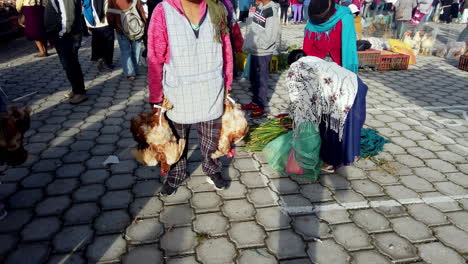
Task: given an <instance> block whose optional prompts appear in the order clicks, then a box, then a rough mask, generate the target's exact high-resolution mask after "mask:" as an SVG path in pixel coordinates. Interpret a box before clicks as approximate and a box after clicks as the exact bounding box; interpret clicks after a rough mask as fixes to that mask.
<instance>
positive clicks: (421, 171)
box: [414, 168, 446, 182]
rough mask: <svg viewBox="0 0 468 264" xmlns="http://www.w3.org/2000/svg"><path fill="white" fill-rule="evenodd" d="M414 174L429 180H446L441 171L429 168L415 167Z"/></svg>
mask: <svg viewBox="0 0 468 264" xmlns="http://www.w3.org/2000/svg"><path fill="white" fill-rule="evenodd" d="M414 174H416V175H417V176H420V177H422V178H424V179H426V180H427V181H429V182H434V181H445V180H446V178H445V176H444V175H443V174H442V173H440V172H438V171H436V170H433V169H431V168H416V169H414Z"/></svg>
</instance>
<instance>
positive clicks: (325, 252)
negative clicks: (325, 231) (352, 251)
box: [307, 239, 350, 264]
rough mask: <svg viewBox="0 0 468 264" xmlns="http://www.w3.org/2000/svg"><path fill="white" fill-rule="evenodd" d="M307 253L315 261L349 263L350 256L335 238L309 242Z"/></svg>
mask: <svg viewBox="0 0 468 264" xmlns="http://www.w3.org/2000/svg"><path fill="white" fill-rule="evenodd" d="M308 245H309V246H308V250H307V255H308V256H309V258H310V260H311V261H312V262H313V263H333V264H347V263H349V260H350V256H349V255H348V253H347V252H346V251H345V250H344V249H343V248H342V247H341V246H339V245H338V244H336V243H335V241H333V239H326V240H323V241H313V242H309V243H308Z"/></svg>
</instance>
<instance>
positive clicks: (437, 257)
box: [416, 242, 466, 264]
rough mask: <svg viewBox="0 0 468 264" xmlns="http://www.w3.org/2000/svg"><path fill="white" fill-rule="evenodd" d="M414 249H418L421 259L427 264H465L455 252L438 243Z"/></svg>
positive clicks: (422, 245) (421, 245)
mask: <svg viewBox="0 0 468 264" xmlns="http://www.w3.org/2000/svg"><path fill="white" fill-rule="evenodd" d="M416 247H418V250H419V254H420V256H421V258H422V259H423V260H424V261H425V262H427V263H453V264H462V263H466V262H465V261H466V260H465V259H463V257H462V256H460V255H459V254H458V253H457V252H455V251H454V250H453V249H451V248H448V247H446V246H444V245H442V244H441V243H439V242H433V243H429V244H420V245H416Z"/></svg>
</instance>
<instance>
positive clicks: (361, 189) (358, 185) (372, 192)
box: [351, 180, 384, 197]
mask: <svg viewBox="0 0 468 264" xmlns="http://www.w3.org/2000/svg"><path fill="white" fill-rule="evenodd" d="M351 185H352V186H353V189H354V190H355V191H356V192H358V193H360V194H362V195H364V196H366V197H372V196H381V195H384V192H383V189H382V187H380V186H379V185H378V184H376V183H374V182H372V181H369V180H354V181H351Z"/></svg>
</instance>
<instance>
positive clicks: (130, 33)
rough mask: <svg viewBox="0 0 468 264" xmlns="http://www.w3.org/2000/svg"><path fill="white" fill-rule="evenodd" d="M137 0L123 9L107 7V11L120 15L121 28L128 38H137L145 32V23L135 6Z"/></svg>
mask: <svg viewBox="0 0 468 264" xmlns="http://www.w3.org/2000/svg"><path fill="white" fill-rule="evenodd" d="M137 1H138V0H133V2H132V5H131V6H130V7H129V8H128V9H125V10H119V9H114V8H109V9H107V12H108V13H113V14H117V15H120V21H121V22H122V30H123V33H124V34H125V36H127V38H129V39H130V40H139V39H141V38H142V37H143V35H144V34H145V23H144V22H143V19H141V16H140V13H139V12H138V9H137V7H136V5H137Z"/></svg>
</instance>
